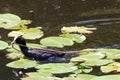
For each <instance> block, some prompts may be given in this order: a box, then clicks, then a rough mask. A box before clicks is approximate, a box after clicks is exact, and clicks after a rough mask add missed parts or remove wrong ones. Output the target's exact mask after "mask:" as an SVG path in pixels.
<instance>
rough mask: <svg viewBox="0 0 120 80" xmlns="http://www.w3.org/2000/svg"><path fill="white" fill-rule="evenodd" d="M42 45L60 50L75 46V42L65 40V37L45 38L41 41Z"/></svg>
mask: <svg viewBox="0 0 120 80" xmlns="http://www.w3.org/2000/svg"><path fill="white" fill-rule="evenodd" d="M40 43H41V44H42V45H44V46H50V47H59V48H62V47H64V46H72V45H73V41H72V40H71V39H68V38H63V37H47V38H43V39H41V41H40Z"/></svg>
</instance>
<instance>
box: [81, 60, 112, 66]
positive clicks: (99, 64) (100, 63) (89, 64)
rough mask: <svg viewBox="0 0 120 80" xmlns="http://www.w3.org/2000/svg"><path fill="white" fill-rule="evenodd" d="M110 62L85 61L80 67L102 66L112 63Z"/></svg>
mask: <svg viewBox="0 0 120 80" xmlns="http://www.w3.org/2000/svg"><path fill="white" fill-rule="evenodd" d="M112 62H113V61H112V60H106V59H98V60H97V59H96V60H94V59H93V60H87V61H85V62H84V63H81V64H80V65H83V66H102V65H106V64H109V63H112Z"/></svg>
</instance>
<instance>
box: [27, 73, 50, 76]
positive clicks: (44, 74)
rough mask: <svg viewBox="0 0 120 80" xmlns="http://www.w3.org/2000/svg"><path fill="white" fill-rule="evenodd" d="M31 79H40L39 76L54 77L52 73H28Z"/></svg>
mask: <svg viewBox="0 0 120 80" xmlns="http://www.w3.org/2000/svg"><path fill="white" fill-rule="evenodd" d="M26 74H27V75H28V76H29V77H39V76H46V77H47V76H52V74H51V73H49V72H48V73H47V72H46V73H42V72H29V73H26Z"/></svg>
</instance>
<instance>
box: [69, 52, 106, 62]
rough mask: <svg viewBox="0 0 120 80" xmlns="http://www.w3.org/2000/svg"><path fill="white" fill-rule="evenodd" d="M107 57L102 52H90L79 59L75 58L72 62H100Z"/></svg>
mask: <svg viewBox="0 0 120 80" xmlns="http://www.w3.org/2000/svg"><path fill="white" fill-rule="evenodd" d="M104 57H105V54H103V53H100V52H90V53H88V54H83V55H80V56H79V57H75V58H72V59H71V62H80V61H81V62H82V61H83V62H84V61H89V60H98V59H102V58H104Z"/></svg>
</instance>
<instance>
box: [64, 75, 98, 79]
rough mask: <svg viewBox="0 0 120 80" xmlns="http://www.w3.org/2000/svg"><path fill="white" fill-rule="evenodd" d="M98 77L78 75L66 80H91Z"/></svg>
mask: <svg viewBox="0 0 120 80" xmlns="http://www.w3.org/2000/svg"><path fill="white" fill-rule="evenodd" d="M95 77H97V76H94V75H89V74H78V75H77V76H76V77H74V76H71V77H66V78H64V79H65V80H91V79H93V78H95Z"/></svg>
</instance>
